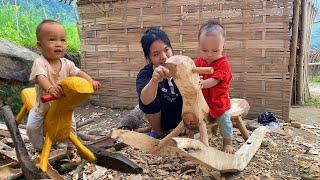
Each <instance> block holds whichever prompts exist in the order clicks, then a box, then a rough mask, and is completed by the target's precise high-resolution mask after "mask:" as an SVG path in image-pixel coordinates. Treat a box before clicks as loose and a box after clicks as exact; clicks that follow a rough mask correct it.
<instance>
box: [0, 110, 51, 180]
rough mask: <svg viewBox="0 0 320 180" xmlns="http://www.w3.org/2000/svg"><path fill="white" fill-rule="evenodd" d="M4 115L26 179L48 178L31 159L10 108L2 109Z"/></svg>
mask: <svg viewBox="0 0 320 180" xmlns="http://www.w3.org/2000/svg"><path fill="white" fill-rule="evenodd" d="M2 115H3V119H4V120H5V123H6V125H7V127H8V129H9V131H10V134H11V137H12V139H13V141H14V144H15V145H16V148H15V150H16V154H17V156H18V160H19V162H20V165H21V169H22V172H23V174H24V175H25V177H26V179H44V178H48V176H47V175H46V174H45V173H43V172H41V171H40V170H39V169H38V168H37V167H36V166H35V165H34V164H33V163H32V162H31V159H30V157H29V154H28V151H27V149H26V146H25V144H24V142H23V140H22V138H21V135H20V131H19V129H18V128H17V125H16V120H15V117H14V115H13V113H12V111H11V108H10V106H8V105H6V106H3V107H2Z"/></svg>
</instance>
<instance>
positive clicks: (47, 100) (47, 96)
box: [41, 94, 57, 103]
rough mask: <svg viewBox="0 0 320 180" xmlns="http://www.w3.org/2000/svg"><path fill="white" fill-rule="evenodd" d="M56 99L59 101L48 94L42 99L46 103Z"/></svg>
mask: <svg viewBox="0 0 320 180" xmlns="http://www.w3.org/2000/svg"><path fill="white" fill-rule="evenodd" d="M55 99H57V98H55V97H54V96H52V95H50V94H46V95H43V96H42V97H41V102H43V103H46V102H49V101H52V100H55Z"/></svg>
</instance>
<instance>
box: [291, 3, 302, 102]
mask: <svg viewBox="0 0 320 180" xmlns="http://www.w3.org/2000/svg"><path fill="white" fill-rule="evenodd" d="M300 5H301V0H295V1H294V7H293V8H294V9H293V20H292V37H291V44H290V61H289V72H290V83H291V87H290V97H291V103H290V102H289V107H290V105H291V104H294V103H295V102H296V98H295V96H292V94H293V88H294V89H295V86H294V84H295V83H294V82H293V77H294V72H295V68H296V59H297V44H298V29H299V13H300ZM294 94H295V93H294Z"/></svg>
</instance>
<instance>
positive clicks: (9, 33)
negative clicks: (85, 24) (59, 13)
mask: <svg viewBox="0 0 320 180" xmlns="http://www.w3.org/2000/svg"><path fill="white" fill-rule="evenodd" d="M28 6H29V7H28V9H29V10H25V9H22V8H21V7H20V6H18V5H14V4H10V3H0V9H1V10H0V24H1V26H0V39H7V40H9V41H12V42H15V43H17V44H20V45H21V46H26V47H29V48H31V49H34V48H35V47H36V42H37V40H36V35H35V31H36V27H37V25H38V24H39V23H40V22H41V21H42V20H43V19H45V17H44V16H43V12H42V11H41V9H40V8H36V7H34V5H33V4H32V3H30V4H28ZM48 18H49V19H54V18H52V17H48ZM55 20H58V21H59V19H55ZM62 24H63V26H64V27H65V30H66V34H67V50H68V51H71V52H76V53H79V52H80V38H79V33H78V28H77V24H76V23H75V22H62Z"/></svg>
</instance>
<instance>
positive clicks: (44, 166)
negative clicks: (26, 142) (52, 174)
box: [40, 134, 52, 172]
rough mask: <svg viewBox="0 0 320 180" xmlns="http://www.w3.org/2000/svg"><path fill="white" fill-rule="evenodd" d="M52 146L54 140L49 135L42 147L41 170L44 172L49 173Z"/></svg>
mask: <svg viewBox="0 0 320 180" xmlns="http://www.w3.org/2000/svg"><path fill="white" fill-rule="evenodd" d="M51 146H52V140H51V138H50V137H49V135H48V134H46V137H45V139H44V143H43V146H42V152H41V156H40V169H41V170H42V171H43V172H47V170H48V163H49V161H48V158H49V155H50V150H51Z"/></svg>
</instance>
